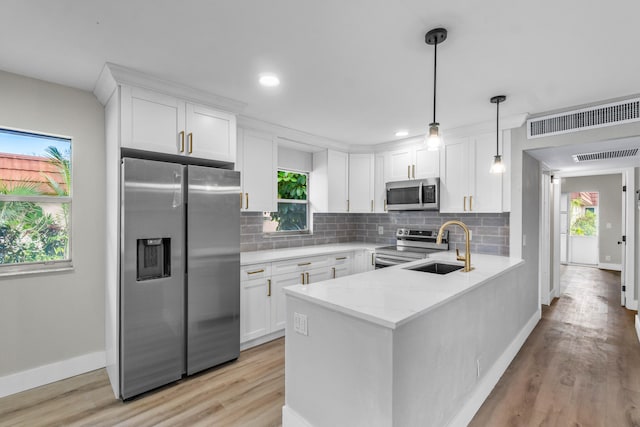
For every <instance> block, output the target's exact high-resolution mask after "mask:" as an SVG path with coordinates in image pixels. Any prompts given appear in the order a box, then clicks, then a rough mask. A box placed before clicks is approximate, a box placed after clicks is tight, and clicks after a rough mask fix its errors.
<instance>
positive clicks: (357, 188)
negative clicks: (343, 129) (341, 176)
mask: <svg viewBox="0 0 640 427" xmlns="http://www.w3.org/2000/svg"><path fill="white" fill-rule="evenodd" d="M373 168H374V160H373V154H349V212H364V213H366V212H373Z"/></svg>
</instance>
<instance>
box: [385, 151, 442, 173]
mask: <svg viewBox="0 0 640 427" xmlns="http://www.w3.org/2000/svg"><path fill="white" fill-rule="evenodd" d="M387 162H388V163H389V166H388V168H387V170H388V173H387V177H386V182H389V181H403V180H407V179H419V178H432V177H438V176H439V175H440V157H439V153H438V152H437V151H429V150H427V148H426V147H425V146H422V145H419V146H416V147H410V148H405V149H402V150H397V151H391V152H389V153H387Z"/></svg>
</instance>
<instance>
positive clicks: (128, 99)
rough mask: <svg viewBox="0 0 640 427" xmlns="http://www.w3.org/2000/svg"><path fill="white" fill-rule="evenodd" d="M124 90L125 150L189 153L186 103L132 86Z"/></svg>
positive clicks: (123, 129) (123, 124) (123, 88)
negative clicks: (187, 149)
mask: <svg viewBox="0 0 640 427" xmlns="http://www.w3.org/2000/svg"><path fill="white" fill-rule="evenodd" d="M121 90H122V97H121V99H122V141H121V145H122V146H123V147H127V148H136V149H138V150H147V151H154V152H157V153H166V154H183V153H186V142H184V141H185V138H186V135H185V134H184V130H185V122H184V120H185V103H184V101H181V100H179V99H177V98H174V97H171V96H167V95H163V94H160V93H156V92H151V91H148V90H144V89H139V88H132V87H129V86H122V88H121Z"/></svg>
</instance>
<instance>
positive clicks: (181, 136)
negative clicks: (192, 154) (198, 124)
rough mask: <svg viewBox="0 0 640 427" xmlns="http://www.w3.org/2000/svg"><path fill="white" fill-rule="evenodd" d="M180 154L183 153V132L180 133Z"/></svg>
mask: <svg viewBox="0 0 640 427" xmlns="http://www.w3.org/2000/svg"><path fill="white" fill-rule="evenodd" d="M180 152H181V153H184V131H180Z"/></svg>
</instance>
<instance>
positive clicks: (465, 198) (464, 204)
mask: <svg viewBox="0 0 640 427" xmlns="http://www.w3.org/2000/svg"><path fill="white" fill-rule="evenodd" d="M462 206H463V209H464V211H465V212H466V211H467V196H464V201H463V202H462Z"/></svg>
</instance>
